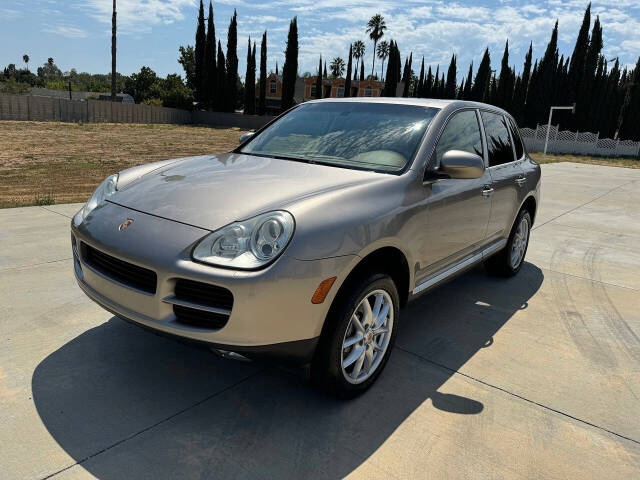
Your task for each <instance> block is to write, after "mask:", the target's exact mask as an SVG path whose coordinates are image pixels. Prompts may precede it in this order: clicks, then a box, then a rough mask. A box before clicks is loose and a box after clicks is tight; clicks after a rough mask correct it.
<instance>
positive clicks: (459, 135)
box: [433, 110, 483, 168]
mask: <svg viewBox="0 0 640 480" xmlns="http://www.w3.org/2000/svg"><path fill="white" fill-rule="evenodd" d="M449 150H462V151H464V152H469V153H475V154H478V155H480V156H481V157H482V156H483V155H482V136H481V135H480V127H479V125H478V118H477V117H476V112H475V111H473V110H466V111H464V112H460V113H456V114H455V115H454V116H453V117H451V119H450V120H449V123H447V126H446V127H445V129H444V132H442V135H441V136H440V140H438V145H436V151H435V160H434V162H433V168H437V167H439V166H440V160H441V159H442V156H443V155H444V154H445V153H446V152H448V151H449Z"/></svg>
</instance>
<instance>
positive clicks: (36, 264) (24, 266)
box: [0, 257, 73, 272]
mask: <svg viewBox="0 0 640 480" xmlns="http://www.w3.org/2000/svg"><path fill="white" fill-rule="evenodd" d="M66 260H73V257H69V258H60V259H58V260H50V261H48V262H40V263H33V264H31V265H17V266H15V267H3V268H0V272H6V271H7V270H18V269H20V268H30V267H37V266H40V265H48V264H49V263H58V262H64V261H66Z"/></svg>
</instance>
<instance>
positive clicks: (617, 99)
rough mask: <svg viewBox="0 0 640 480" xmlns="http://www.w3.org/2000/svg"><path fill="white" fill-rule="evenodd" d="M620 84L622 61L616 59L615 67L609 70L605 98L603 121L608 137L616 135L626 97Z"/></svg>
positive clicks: (604, 130)
mask: <svg viewBox="0 0 640 480" xmlns="http://www.w3.org/2000/svg"><path fill="white" fill-rule="evenodd" d="M619 84H620V62H619V60H618V59H616V62H615V63H614V64H613V68H612V69H611V71H610V72H609V75H608V77H607V89H606V93H605V96H604V99H603V103H604V105H605V109H604V110H605V114H604V118H603V120H602V122H603V133H604V135H605V136H607V137H612V138H613V136H614V135H615V132H616V127H617V126H618V118H617V115H618V112H619V111H620V108H621V107H622V99H624V97H623V94H621V90H622V89H620V88H619Z"/></svg>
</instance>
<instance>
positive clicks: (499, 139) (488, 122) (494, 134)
mask: <svg viewBox="0 0 640 480" xmlns="http://www.w3.org/2000/svg"><path fill="white" fill-rule="evenodd" d="M482 123H483V124H484V133H485V135H486V137H487V149H488V150H489V166H490V167H494V166H496V165H502V164H503V163H508V162H513V161H514V158H513V148H512V147H511V139H510V138H509V130H508V127H507V123H506V121H505V118H504V117H503V116H502V115H498V114H495V113H489V112H482Z"/></svg>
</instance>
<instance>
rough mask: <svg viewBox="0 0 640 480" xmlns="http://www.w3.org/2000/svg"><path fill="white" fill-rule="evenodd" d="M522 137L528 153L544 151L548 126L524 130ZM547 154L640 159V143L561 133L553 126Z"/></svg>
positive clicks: (581, 133)
mask: <svg viewBox="0 0 640 480" xmlns="http://www.w3.org/2000/svg"><path fill="white" fill-rule="evenodd" d="M520 135H521V136H522V139H523V140H524V143H525V145H526V147H527V150H528V151H530V152H542V151H544V141H545V138H546V136H547V125H538V126H537V127H536V129H535V130H534V129H532V128H522V129H520ZM547 153H561V154H562V153H564V154H575V155H597V156H602V157H638V158H640V142H634V141H632V140H620V139H616V140H613V139H611V138H600V135H599V134H597V133H591V132H570V131H568V130H563V131H560V128H559V126H558V125H552V126H551V128H550V129H549V145H548V147H547Z"/></svg>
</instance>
